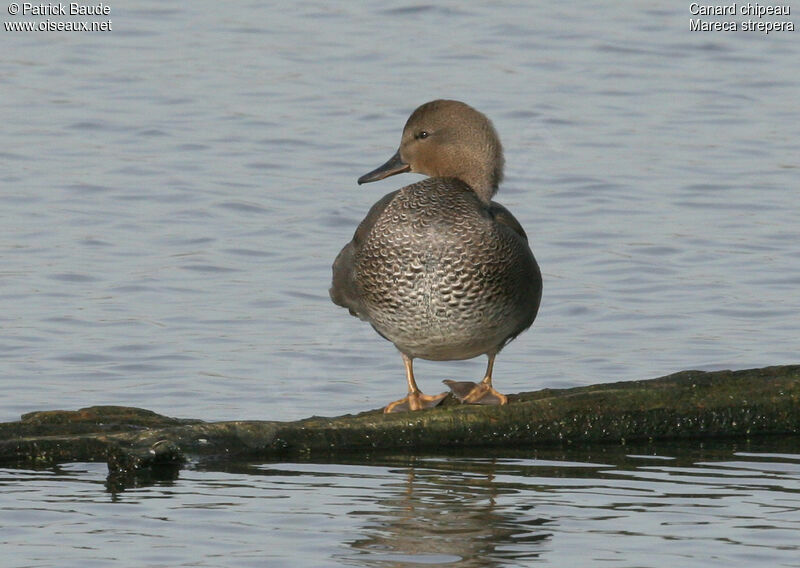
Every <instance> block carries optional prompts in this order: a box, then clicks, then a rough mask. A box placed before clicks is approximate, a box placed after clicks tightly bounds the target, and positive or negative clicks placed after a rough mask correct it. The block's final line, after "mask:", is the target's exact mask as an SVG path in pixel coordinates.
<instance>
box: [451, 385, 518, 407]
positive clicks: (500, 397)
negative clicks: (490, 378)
mask: <svg viewBox="0 0 800 568" xmlns="http://www.w3.org/2000/svg"><path fill="white" fill-rule="evenodd" d="M444 384H446V385H447V386H448V387H450V390H451V391H452V392H453V396H455V397H456V398H457V399H458V400H460V401H461V402H462V403H463V404H491V405H502V404H508V397H507V396H506V395H504V394H500V393H499V392H497V391H496V390H494V388H493V387H492V383H491V382H485V381H482V382H480V383H473V382H472V381H449V380H446V381H444Z"/></svg>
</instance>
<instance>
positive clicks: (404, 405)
mask: <svg viewBox="0 0 800 568" xmlns="http://www.w3.org/2000/svg"><path fill="white" fill-rule="evenodd" d="M448 394H449V393H446V392H443V393H442V394H436V395H429V394H422V393H421V392H410V393H408V396H407V397H405V398H403V399H401V400H396V401H394V402H393V403H391V404H389V405H388V406H387V407H386V408H384V409H383V412H384V413H386V414H388V413H389V412H408V411H409V410H423V409H425V408H433V407H434V406H437V405H438V404H439V403H440V402H442V401H443V400H444V399H445V397H447V395H448Z"/></svg>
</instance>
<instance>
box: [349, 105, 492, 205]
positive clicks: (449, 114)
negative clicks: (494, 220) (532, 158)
mask: <svg viewBox="0 0 800 568" xmlns="http://www.w3.org/2000/svg"><path fill="white" fill-rule="evenodd" d="M503 163H504V160H503V147H502V146H501V145H500V139H499V138H498V137H497V132H495V129H494V126H492V123H491V121H490V120H489V119H488V118H486V116H484V115H483V114H482V113H480V112H478V111H477V110H475V109H474V108H472V107H471V106H469V105H467V104H464V103H462V102H459V101H446V100H436V101H431V102H429V103H425V104H424V105H422V106H421V107H419V108H418V109H417V110H415V111H414V112H413V113H412V114H411V116H410V117H409V119H408V122H406V126H405V128H404V129H403V137H402V139H401V140H400V148H399V149H398V150H397V153H396V154H395V155H394V156H392V157H391V158H390V159H389V161H388V162H386V163H385V164H383V165H382V166H381V167H379V168H377V169H375V170H373V171H371V172H369V173H368V174H365V175H363V176H361V177H360V178H359V179H358V183H359V184H362V183H368V182H371V181H377V180H379V179H383V178H386V177H389V176H393V175H395V174H399V173H402V172H416V173H420V174H425V175H428V176H431V177H450V178H457V179H460V180H461V181H463V182H464V183H466V184H467V185H469V186H470V187H471V188H472V189H473V191H474V192H475V193H476V194H477V195H478V197H479V198H480V199H481V200H482V201H483V202H484V203H486V204H488V203H489V202H490V201H491V199H492V196H493V195H494V194H495V192H497V186H498V185H499V184H500V182H501V181H502V179H503Z"/></svg>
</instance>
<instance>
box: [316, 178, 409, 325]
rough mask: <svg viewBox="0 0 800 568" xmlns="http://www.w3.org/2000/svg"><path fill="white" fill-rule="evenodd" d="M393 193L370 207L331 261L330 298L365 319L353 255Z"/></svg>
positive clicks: (395, 192) (389, 201) (394, 193)
mask: <svg viewBox="0 0 800 568" xmlns="http://www.w3.org/2000/svg"><path fill="white" fill-rule="evenodd" d="M398 191H399V190H398ZM395 195H397V191H393V192H391V193H388V194H386V195H384V196H383V197H382V198H381V199H380V200H378V201H377V202H376V203H375V204H374V205H373V206H372V207H371V208H370V210H369V212H368V213H367V216H366V217H364V220H363V221H361V223H360V224H359V225H358V228H357V229H356V232H355V234H354V235H353V240H351V241H350V242H349V243H347V244H346V245H345V246H344V248H343V249H342V250H341V252H340V253H339V255H338V256H337V257H336V260H334V261H333V281H332V284H331V288H330V290H329V292H330V296H331V300H333V303H334V304H336V305H337V306H342V307H343V308H347V309H349V310H350V314H352V315H354V316H357V317H360V318H361V319H365V315H364V312H363V309H362V307H361V296H360V292H359V289H358V283H357V282H356V275H355V270H354V265H355V257H356V254H357V253H358V250H359V248H360V247H361V245H362V243H363V242H364V239H366V238H367V235H369V232H370V231H371V230H372V227H373V226H374V225H375V223H376V221H377V220H378V218H380V216H381V214H382V213H383V211H384V210H385V209H386V207H387V206H388V205H389V203H391V201H392V199H394V197H395Z"/></svg>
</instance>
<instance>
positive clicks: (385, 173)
mask: <svg viewBox="0 0 800 568" xmlns="http://www.w3.org/2000/svg"><path fill="white" fill-rule="evenodd" d="M503 163H504V160H503V149H502V146H501V145H500V140H499V139H498V137H497V133H496V132H495V129H494V127H493V126H492V123H491V122H490V121H489V119H488V118H486V116H484V115H483V114H482V113H480V112H478V111H477V110H475V109H473V108H472V107H470V106H469V105H466V104H464V103H462V102H459V101H447V100H437V101H432V102H429V103H425V104H424V105H422V106H421V107H419V108H418V109H417V110H415V111H414V112H413V113H412V115H411V117H410V118H409V119H408V122H406V125H405V128H404V129H403V136H402V139H401V141H400V148H399V149H398V150H397V153H395V155H394V156H392V157H391V158H390V159H389V161H388V162H386V163H385V164H384V165H382V166H381V167H379V168H377V169H375V170H373V171H371V172H369V173H368V174H365V175H364V176H362V177H361V178H359V180H358V183H359V184H363V183H369V182H373V181H377V180H380V179H383V178H386V177H389V176H392V175H395V174H399V173H402V172H416V173H421V174H426V175H428V176H430V177H429V178H427V179H425V180H422V181H420V182H418V183H414V184H411V185H407V186H406V187H403V188H402V189H398V190H397V191H393V192H392V193H389V194H388V195H385V196H384V197H383V198H382V199H381V200H380V201H378V202H377V203H375V205H373V206H372V208H371V209H370V210H369V213H367V216H366V217H365V218H364V220H363V221H361V224H360V225H359V226H358V229H356V232H355V235H353V240H352V241H350V242H349V243H348V244H347V245H345V247H344V248H343V249H342V251H341V252H340V253H339V256H337V257H336V260H335V262H334V263H333V285H332V287H331V289H330V295H331V299H332V300H333V301H334V303H336V304H338V305H339V306H342V307H345V308H348V309H349V310H350V313H351V314H352V315H354V316H358V317H359V318H361V319H362V320H365V321H367V322H369V323H370V324H372V327H373V328H375V331H377V332H378V333H379V334H380V335H381V336H383V337H384V338H386V339H388V340H389V341H391V342H392V343H394V344H395V346H396V347H397V349H398V350H399V351H400V353H401V355H402V357H403V362H404V363H405V368H406V380H407V381H408V396H406V397H405V398H403V399H401V400H398V401H396V402H392V403H391V404H389V405H388V406H387V407H386V408H385V409H384V411H385V412H397V411H406V410H420V409H423V408H430V407H433V406H436V405H437V404H439V403H440V402H441V401H442V399H444V398H445V397H446V396H447V394H448V393H442V394H438V395H432V396H431V395H426V394H423V393H422V392H421V391H420V389H419V387H417V383H416V381H415V380H414V370H413V360H414V359H415V358H422V359H429V360H434V361H451V360H460V359H471V358H473V357H477V356H478V355H486V356H488V358H489V362H488V365H487V367H486V375H485V376H484V378H483V380H482V381H481V382H480V383H477V384H476V383H473V382H469V381H444V382H445V383H446V384H447V385H448V386H449V387H450V389H451V391H452V392H453V394H454V395H455V396H456V398H458V399H459V400H460V401H461V402H464V403H471V404H506V402H507V398H506V396H505V395H502V394H500V393H499V392H497V391H496V390H495V389H494V388H493V387H492V367H493V366H494V359H495V356H496V355H497V354H498V353H499V352H500V350H501V349H502V348H503V347H504V346H505V345H506V344H507V343H508V342H509V341H511V340H512V339H514V338H515V337H516V336H517V335H519V334H520V333H522V332H523V331H525V330H526V329H528V327H530V326H531V324H532V323H533V320H534V318H535V317H536V313H537V311H538V310H539V301H540V300H541V296H542V276H541V272H540V271H539V266H538V265H537V264H536V260H535V259H534V258H533V254H532V253H531V249H530V247H529V246H528V239H527V237H526V235H525V231H523V229H522V226H521V225H520V224H519V222H518V221H517V220H516V219H515V218H514V216H513V215H512V214H511V213H510V212H509V211H508V209H506V208H505V207H503V206H502V205H500V204H499V203H496V202H494V201H492V196H493V195H494V194H495V193H496V192H497V186H498V184H499V183H500V181H501V180H502V178H503Z"/></svg>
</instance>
